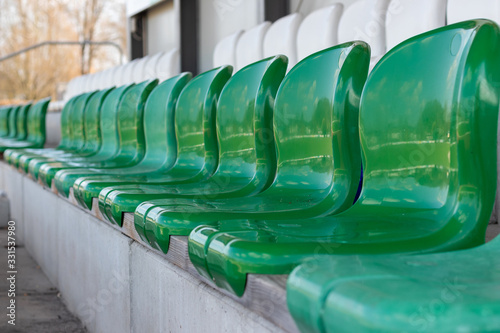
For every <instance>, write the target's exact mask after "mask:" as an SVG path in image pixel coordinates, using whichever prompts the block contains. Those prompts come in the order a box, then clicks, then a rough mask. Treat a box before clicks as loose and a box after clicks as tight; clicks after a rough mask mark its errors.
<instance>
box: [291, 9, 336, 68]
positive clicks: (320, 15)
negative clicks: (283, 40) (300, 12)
mask: <svg viewBox="0 0 500 333" xmlns="http://www.w3.org/2000/svg"><path fill="white" fill-rule="evenodd" d="M343 8H344V6H343V5H342V4H341V3H336V4H334V5H331V6H328V7H325V8H321V9H318V10H315V11H314V12H312V13H310V14H309V15H307V16H306V17H305V18H304V20H303V21H302V23H301V24H300V27H299V30H298V31H297V61H300V60H302V59H304V58H305V57H307V56H308V55H310V54H313V53H315V52H318V51H320V50H322V49H326V48H327V47H332V46H334V45H336V44H338V42H337V40H338V38H337V35H338V27H339V21H340V16H341V15H342V10H343Z"/></svg>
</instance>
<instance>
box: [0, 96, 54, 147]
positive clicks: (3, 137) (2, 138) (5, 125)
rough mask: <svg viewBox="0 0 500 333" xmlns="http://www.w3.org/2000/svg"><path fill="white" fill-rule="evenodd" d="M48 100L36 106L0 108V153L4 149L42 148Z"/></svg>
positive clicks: (43, 100)
mask: <svg viewBox="0 0 500 333" xmlns="http://www.w3.org/2000/svg"><path fill="white" fill-rule="evenodd" d="M49 102H50V98H45V99H42V100H40V101H38V102H37V103H36V104H34V105H32V103H27V104H24V105H16V106H6V107H2V108H0V153H3V152H4V151H5V150H6V149H9V148H11V149H23V148H37V147H43V145H44V144H45V115H46V113H47V108H48V105H49Z"/></svg>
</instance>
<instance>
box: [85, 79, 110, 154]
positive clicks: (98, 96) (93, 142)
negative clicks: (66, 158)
mask: <svg viewBox="0 0 500 333" xmlns="http://www.w3.org/2000/svg"><path fill="white" fill-rule="evenodd" d="M112 90H113V88H108V89H102V90H98V91H96V92H95V93H94V94H93V95H92V96H91V97H90V98H89V99H88V102H87V104H86V107H85V111H84V114H85V116H84V126H83V127H84V130H85V143H84V145H83V147H82V149H81V152H82V153H96V152H97V151H98V150H99V148H100V147H101V129H100V126H99V122H100V119H101V109H102V104H103V102H104V100H105V99H106V97H107V96H108V94H109V93H110V92H111V91H112Z"/></svg>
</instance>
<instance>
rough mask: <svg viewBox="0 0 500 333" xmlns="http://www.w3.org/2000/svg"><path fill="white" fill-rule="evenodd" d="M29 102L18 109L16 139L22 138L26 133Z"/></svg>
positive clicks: (24, 137)
mask: <svg viewBox="0 0 500 333" xmlns="http://www.w3.org/2000/svg"><path fill="white" fill-rule="evenodd" d="M30 108H31V103H28V104H25V105H23V106H22V107H21V108H20V109H19V114H18V115H17V124H16V127H17V129H16V130H17V135H16V139H18V140H24V139H26V136H27V135H28V130H27V125H28V112H30Z"/></svg>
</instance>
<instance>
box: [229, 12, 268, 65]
mask: <svg viewBox="0 0 500 333" xmlns="http://www.w3.org/2000/svg"><path fill="white" fill-rule="evenodd" d="M270 26H271V22H262V23H261V24H259V25H256V26H255V27H253V28H251V29H248V30H247V31H245V32H243V33H242V34H241V36H240V38H239V39H238V43H237V44H236V66H234V71H235V72H236V71H239V70H240V69H242V68H243V67H245V66H246V65H249V64H251V63H253V62H256V61H259V60H261V59H262V58H264V37H265V35H266V32H267V29H269V27H270Z"/></svg>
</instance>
